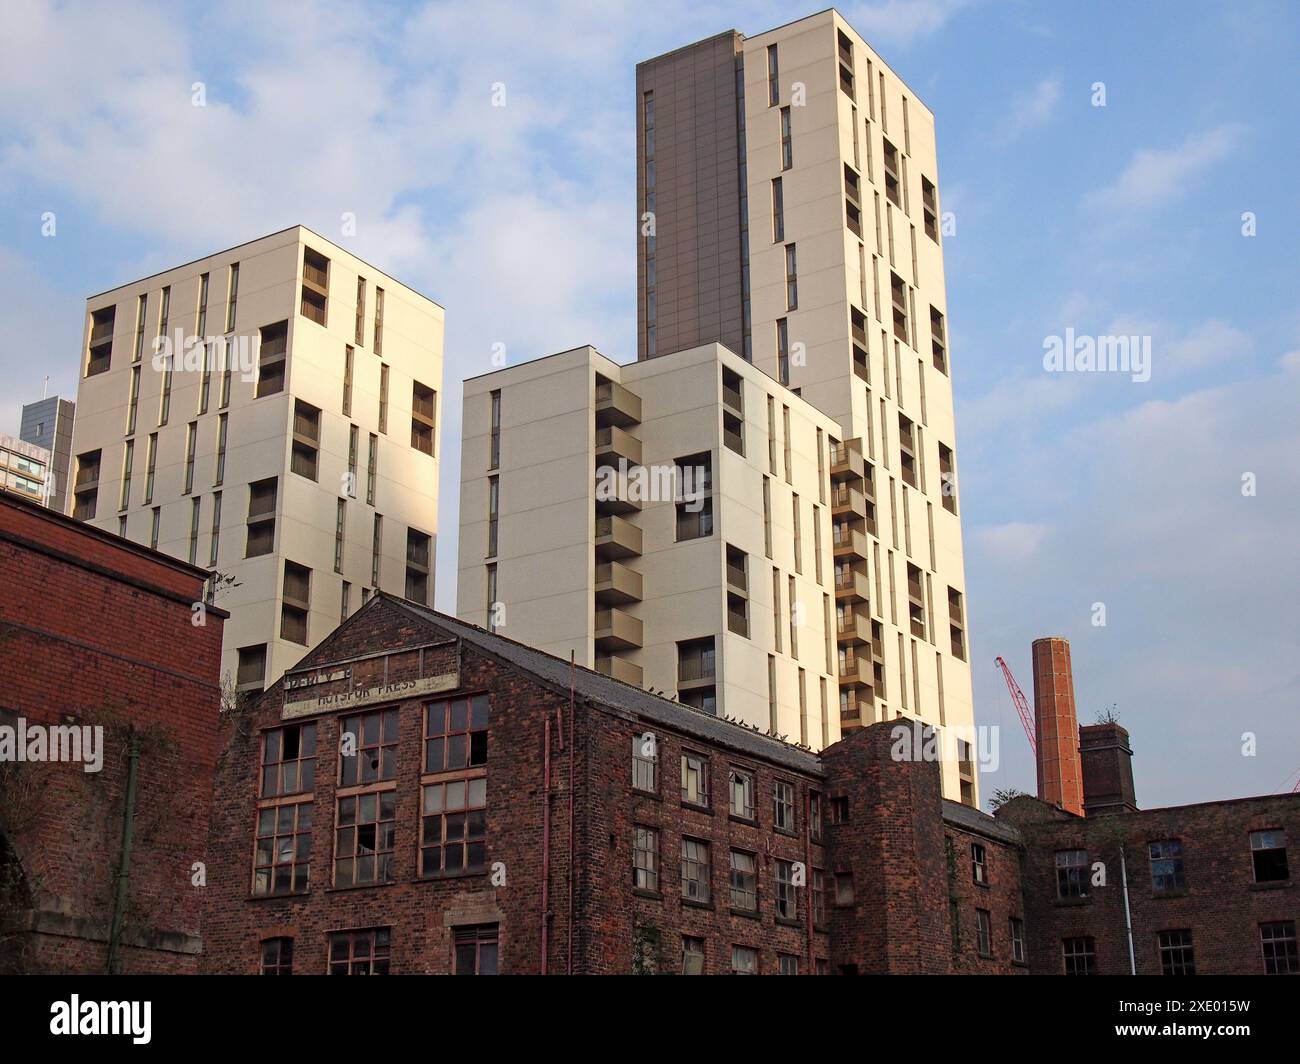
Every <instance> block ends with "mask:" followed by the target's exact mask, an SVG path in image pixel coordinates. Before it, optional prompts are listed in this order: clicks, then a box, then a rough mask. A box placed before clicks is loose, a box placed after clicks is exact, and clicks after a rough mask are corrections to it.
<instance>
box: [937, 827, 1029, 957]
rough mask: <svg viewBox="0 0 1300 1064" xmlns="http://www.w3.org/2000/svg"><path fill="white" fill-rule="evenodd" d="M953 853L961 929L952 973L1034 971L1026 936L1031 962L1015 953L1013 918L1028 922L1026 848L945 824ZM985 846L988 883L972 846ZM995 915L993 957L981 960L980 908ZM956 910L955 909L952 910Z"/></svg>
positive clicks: (951, 875) (951, 886)
mask: <svg viewBox="0 0 1300 1064" xmlns="http://www.w3.org/2000/svg"><path fill="white" fill-rule="evenodd" d="M945 827H946V830H945V832H944V837H945V845H946V847H947V854H948V897H949V900H950V901H952V902H954V903H955V913H956V917H957V929H956V934H955V943H954V945H953V948H954V951H955V955H954V957H953V964H952V969H953V971H954V972H955V973H958V974H962V975H1013V974H1022V973H1024V972H1027V971H1028V968H1029V965H1028V958H1029V954H1028V949H1029V943H1028V938H1027V934H1028V932H1025V934H1026V938H1025V960H1024V961H1023V962H1020V963H1017V962H1016V961H1014V960H1013V959H1012V953H1011V917H1013V916H1014V917H1018V918H1020V919H1021V920H1024V916H1025V905H1024V901H1023V899H1022V898H1021V893H1020V848H1019V847H1018V846H1015V845H1011V844H1008V843H1006V842H1003V841H1001V840H998V839H993V838H990V837H988V836H986V835H981V834H976V833H974V832H970V831H965V830H962V829H961V828H958V827H955V826H954V825H952V824H951V823H949V824H947V825H945ZM972 844H978V845H981V846H983V847H984V876H985V881H984V883H983V884H979V883H976V882H975V877H974V870H973V865H972V860H971V845H972ZM977 909H983V910H985V911H986V912H988V914H989V929H990V932H991V934H990V939H991V942H990V945H991V947H992V956H990V957H985V956H981V955H980V952H979V942H978V935H977V932H976V924H975V920H976V912H975V911H976V910H977ZM949 911H950V912H953V911H954V910H953V908H952V907H950V909H949Z"/></svg>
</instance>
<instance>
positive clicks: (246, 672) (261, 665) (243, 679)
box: [235, 643, 266, 690]
mask: <svg viewBox="0 0 1300 1064" xmlns="http://www.w3.org/2000/svg"><path fill="white" fill-rule="evenodd" d="M265 677H266V644H265V643H259V644H258V645H257V646H251V647H240V648H239V666H238V671H237V672H236V673H235V685H236V686H237V687H238V688H239V689H240V690H243V689H244V688H250V687H251V688H256V689H258V690H261V687H262V681H263V679H265Z"/></svg>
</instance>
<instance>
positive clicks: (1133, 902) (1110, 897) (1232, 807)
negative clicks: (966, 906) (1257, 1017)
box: [997, 795, 1300, 975]
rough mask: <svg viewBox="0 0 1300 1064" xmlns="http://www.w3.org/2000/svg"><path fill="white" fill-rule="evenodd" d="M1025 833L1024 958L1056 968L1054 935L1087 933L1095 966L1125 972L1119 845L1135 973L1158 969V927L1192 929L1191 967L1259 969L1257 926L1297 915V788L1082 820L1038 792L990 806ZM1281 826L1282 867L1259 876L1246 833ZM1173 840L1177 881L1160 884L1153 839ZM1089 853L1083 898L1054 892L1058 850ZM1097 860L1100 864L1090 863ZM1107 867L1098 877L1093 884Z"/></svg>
mask: <svg viewBox="0 0 1300 1064" xmlns="http://www.w3.org/2000/svg"><path fill="white" fill-rule="evenodd" d="M997 819H998V820H999V821H1004V822H1009V823H1012V824H1014V825H1015V826H1016V827H1017V828H1018V829H1019V832H1020V835H1021V838H1022V840H1023V842H1022V845H1023V847H1024V852H1025V855H1026V856H1025V859H1024V866H1023V872H1022V882H1023V891H1024V896H1025V899H1026V903H1027V912H1026V914H1025V916H1026V922H1027V924H1028V926H1029V928H1030V934H1029V938H1030V957H1029V960H1030V966H1031V968H1032V969H1033V970H1034V971H1035V972H1041V973H1046V974H1056V973H1060V972H1062V971H1063V963H1064V962H1063V954H1062V949H1063V947H1062V943H1063V941H1064V940H1065V939H1069V938H1091V939H1092V940H1093V943H1094V949H1095V958H1096V959H1095V969H1096V972H1097V974H1102V975H1118V974H1127V973H1128V972H1129V955H1128V935H1127V932H1126V930H1125V919H1124V886H1123V882H1122V880H1123V876H1122V875H1121V867H1120V849H1121V846H1122V848H1123V853H1124V864H1125V865H1126V867H1127V878H1128V899H1129V907H1130V910H1131V913H1132V926H1133V953H1134V960H1135V962H1136V967H1137V971H1138V974H1140V975H1159V974H1161V971H1162V968H1161V957H1160V949H1159V941H1158V936H1159V935H1160V933H1161V932H1171V931H1189V932H1190V933H1191V935H1190V943H1191V948H1192V958H1193V961H1194V966H1195V970H1196V972H1197V973H1198V974H1203V975H1208V974H1216V975H1259V974H1262V973H1263V972H1264V959H1263V950H1262V944H1261V934H1260V925H1261V924H1264V923H1275V922H1286V921H1290V922H1292V923H1293V924H1294V923H1300V865H1298V864H1297V857H1296V850H1295V840H1297V839H1300V795H1271V796H1264V797H1259V798H1241V799H1237V800H1235V801H1223V802H1207V803H1205V804H1202V805H1188V806H1174V807H1171V808H1167V809H1149V810H1143V811H1138V812H1131V813H1112V814H1109V815H1105V816H1101V817H1097V818H1093V819H1086V818H1082V817H1072V816H1069V815H1067V814H1065V813H1063V812H1061V811H1060V810H1058V809H1054V808H1052V807H1051V806H1048V805H1046V804H1045V803H1043V802H1040V801H1038V800H1037V799H1035V798H1029V797H1021V798H1016V799H1014V800H1013V801H1011V802H1010V803H1008V804H1007V805H1006V806H1005V807H1003V808H1002V809H1000V810H999V811H998V817H997ZM1267 829H1274V830H1276V829H1282V830H1283V831H1284V832H1285V833H1286V839H1287V840H1288V842H1289V846H1290V849H1289V852H1288V857H1289V875H1288V877H1287V878H1286V879H1284V880H1277V881H1273V882H1264V883H1257V882H1256V881H1255V872H1254V866H1253V859H1252V853H1251V848H1250V836H1251V832H1254V831H1261V830H1267ZM1169 840H1175V841H1177V842H1179V843H1180V844H1181V851H1182V868H1183V879H1184V881H1185V885H1184V886H1183V887H1181V888H1176V889H1165V890H1157V889H1156V885H1155V879H1154V877H1153V868H1152V859H1151V853H1150V849H1149V847H1150V844H1151V843H1161V842H1164V841H1169ZM1067 850H1083V851H1086V853H1087V858H1088V869H1089V880H1090V882H1089V886H1088V888H1087V893H1086V897H1084V898H1082V899H1078V898H1073V899H1062V898H1060V897H1058V889H1057V869H1056V854H1057V853H1058V852H1062V851H1067ZM1097 862H1100V865H1101V867H1100V869H1098V868H1097ZM1098 872H1102V873H1104V877H1105V881H1104V884H1102V883H1098V882H1095V877H1096V875H1097V873H1098Z"/></svg>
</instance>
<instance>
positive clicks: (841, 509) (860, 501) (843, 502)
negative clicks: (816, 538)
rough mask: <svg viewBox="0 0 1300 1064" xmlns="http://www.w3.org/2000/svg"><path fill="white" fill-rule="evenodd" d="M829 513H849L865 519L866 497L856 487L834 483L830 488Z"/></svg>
mask: <svg viewBox="0 0 1300 1064" xmlns="http://www.w3.org/2000/svg"><path fill="white" fill-rule="evenodd" d="M831 513H832V514H834V515H835V516H836V517H843V516H850V515H851V516H853V517H857V518H859V519H861V520H866V517H867V498H866V496H865V495H863V494H862V492H860V491H858V489H857V488H851V487H849V485H847V484H843V483H840V484H836V485H835V486H834V487H833V488H832V489H831Z"/></svg>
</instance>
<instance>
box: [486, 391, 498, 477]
mask: <svg viewBox="0 0 1300 1064" xmlns="http://www.w3.org/2000/svg"><path fill="white" fill-rule="evenodd" d="M500 465H501V392H500V391H499V390H498V391H495V392H493V393H492V434H491V440H490V442H489V448H488V468H489V469H496V468H498V467H499V466H500Z"/></svg>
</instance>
